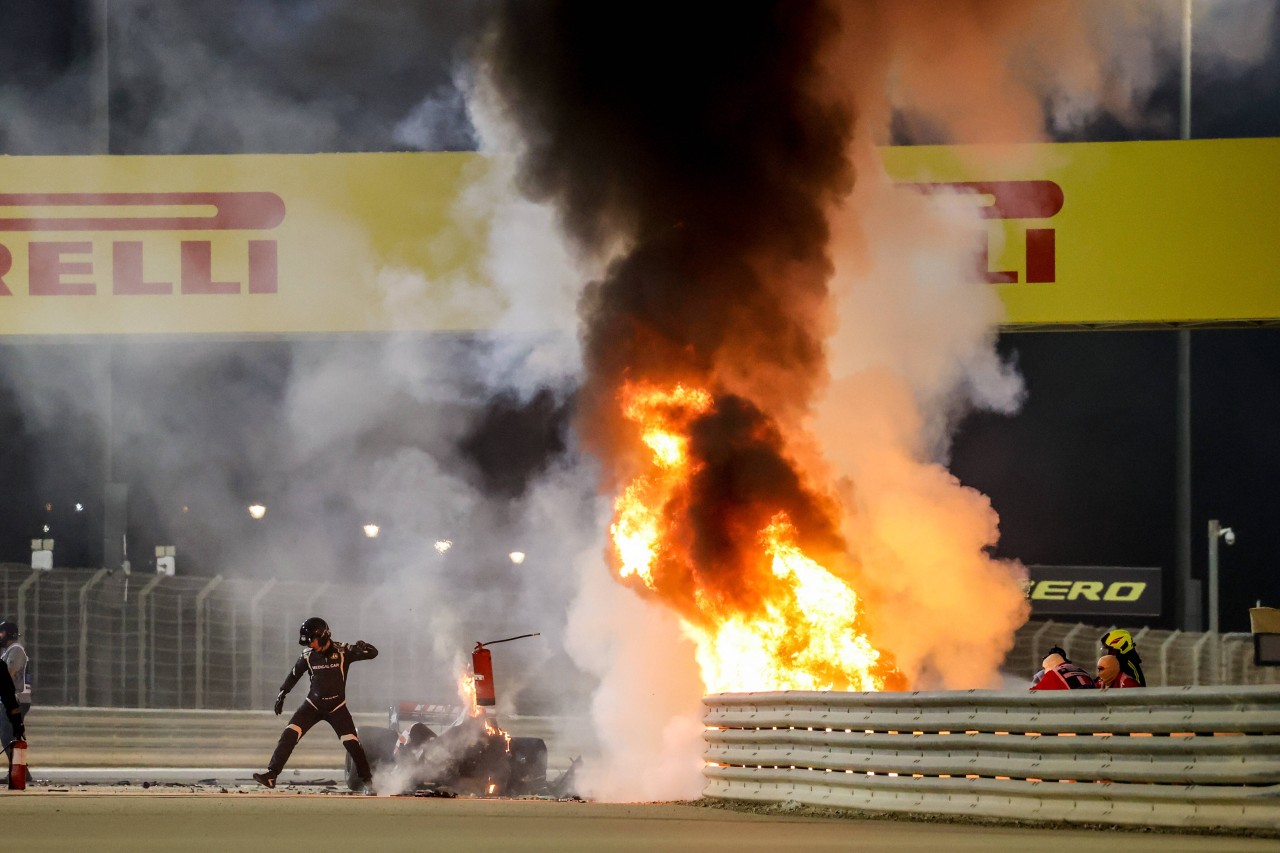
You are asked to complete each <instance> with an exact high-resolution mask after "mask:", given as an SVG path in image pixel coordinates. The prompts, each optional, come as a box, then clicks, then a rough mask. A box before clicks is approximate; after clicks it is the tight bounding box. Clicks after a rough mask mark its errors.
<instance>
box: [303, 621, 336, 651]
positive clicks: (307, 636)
mask: <svg viewBox="0 0 1280 853" xmlns="http://www.w3.org/2000/svg"><path fill="white" fill-rule="evenodd" d="M329 636H330V634H329V623H328V622H326V621H324V620H323V619H321V618H320V617H319V616H312V617H311V618H310V619H308V620H307V621H306V622H303V623H302V627H301V628H299V629H298V645H300V646H309V645H311V641H312V640H319V641H320V643H321V645H323V644H324V643H325V642H326V641H328V639H329Z"/></svg>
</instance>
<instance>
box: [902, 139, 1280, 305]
mask: <svg viewBox="0 0 1280 853" xmlns="http://www.w3.org/2000/svg"><path fill="white" fill-rule="evenodd" d="M883 157H884V161H885V164H886V166H887V168H888V171H889V173H890V174H891V175H892V176H893V177H894V178H895V179H897V180H898V181H901V182H903V183H904V184H905V185H910V186H912V187H913V188H915V189H917V190H919V191H925V192H941V191H957V190H958V191H962V192H969V193H971V194H972V195H973V197H974V203H975V204H978V205H980V207H981V211H982V215H983V216H984V217H985V218H986V219H987V220H988V235H987V244H986V245H983V246H979V247H978V258H979V264H978V269H977V270H976V271H975V274H976V275H977V276H978V277H980V278H981V280H984V281H988V282H991V284H992V285H993V286H994V287H996V288H998V289H999V291H1000V295H1001V297H1002V298H1003V300H1004V303H1005V307H1006V309H1007V317H1006V322H1007V323H1008V324H1010V325H1015V326H1036V325H1057V326H1069V325H1082V324H1095V323H1096V324H1118V325H1131V324H1158V323H1181V322H1193V323H1207V322H1230V321H1240V320H1268V319H1274V318H1277V317H1280V265H1277V263H1276V259H1277V250H1276V246H1277V244H1278V243H1280V139H1219V140H1191V141H1169V142H1118V143H1071V144H1058V145H1037V146H1007V147H983V146H972V147H971V146H953V147H941V146H925V147H912V148H886V149H883Z"/></svg>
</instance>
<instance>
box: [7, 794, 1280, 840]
mask: <svg viewBox="0 0 1280 853" xmlns="http://www.w3.org/2000/svg"><path fill="white" fill-rule="evenodd" d="M0 817H3V824H4V843H3V847H4V849H5V850H21V851H23V853H39V852H40V851H69V850H92V851H95V853H99V851H101V853H113V851H188V850H190V851H203V850H216V851H219V853H228V851H235V853H238V851H260V850H261V851H267V850H269V851H275V853H284V851H290V850H335V851H342V853H359V851H366V850H369V851H400V850H406V851H407V850H413V851H422V850H443V851H450V853H452V851H460V853H461V851H567V852H568V853H575V851H630V850H636V851H640V850H644V851H651V850H681V851H684V850H688V851H755V850H762V851H763V850H768V851H788V850H804V851H823V850H842V851H848V850H857V851H865V853H878V851H885V853H916V851H919V853H942V851H947V853H952V851H954V853H971V852H972V853H1002V851H1019V853H1022V851H1034V853H1080V851H1088V850H1091V849H1100V848H1102V847H1103V846H1105V847H1106V848H1108V849H1118V850H1123V851H1125V853H1157V851H1158V853H1192V852H1193V851H1195V852H1196V853H1199V851H1212V853H1237V852H1238V853H1252V851H1273V853H1274V851H1280V841H1276V840H1266V839H1247V838H1224V837H1206V836H1188V835H1166V834H1144V833H1134V832H1120V831H1115V832H1112V831H1090V830H1056V831H1053V830H1038V829H1022V828H1005V827H990V826H970V825H963V824H941V823H913V822H904V821H893V820H866V819H860V820H845V819H834V818H818V817H795V816H788V815H761V814H747V813H739V812H733V811H726V810H721V809H709V808H700V807H697V806H692V805H686V804H610V803H583V802H563V801H542V800H481V799H463V798H459V799H437V798H416V797H361V796H355V795H346V794H334V793H328V794H326V793H319V792H310V791H306V790H300V789H294V790H292V791H262V790H261V789H256V790H255V789H228V791H227V793H221V792H220V791H217V792H209V791H190V790H188V791H183V792H176V791H172V790H169V789H166V788H160V789H150V790H147V791H143V790H139V789H134V790H132V791H119V790H110V791H106V790H103V791H92V790H66V791H59V790H48V789H43V790H29V791H26V792H21V793H19V792H3V793H0Z"/></svg>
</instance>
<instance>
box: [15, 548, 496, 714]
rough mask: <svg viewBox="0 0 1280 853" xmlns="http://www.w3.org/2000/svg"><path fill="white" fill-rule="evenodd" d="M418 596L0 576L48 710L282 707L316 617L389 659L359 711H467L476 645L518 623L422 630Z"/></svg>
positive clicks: (92, 574)
mask: <svg viewBox="0 0 1280 853" xmlns="http://www.w3.org/2000/svg"><path fill="white" fill-rule="evenodd" d="M418 595H420V593H419V592H418V591H415V590H413V589H406V588H405V586H404V585H403V584H400V585H386V586H358V585H346V584H330V583H304V582H300V581H287V580H277V579H265V580H264V579H247V578H237V579H232V578H224V577H221V576H219V577H212V578H210V577H182V576H178V577H165V576H161V575H153V576H137V575H135V576H128V575H124V574H122V573H119V572H116V573H108V572H106V571H105V570H89V569H84V570H81V569H55V570H53V571H32V570H31V569H29V568H26V567H21V566H3V567H0V614H2V615H0V618H5V619H9V620H12V621H15V622H17V623H18V625H19V628H20V630H21V631H22V639H23V644H24V646H25V647H26V649H27V652H28V654H29V655H30V657H31V660H32V667H31V669H32V675H33V685H34V691H33V698H34V700H35V703H36V704H37V705H39V706H75V707H119V708H127V707H134V708H174V709H225V710H241V709H242V710H250V709H265V708H270V707H271V703H272V701H273V700H274V698H275V695H276V692H277V691H278V690H279V687H280V683H281V682H282V681H283V680H284V677H285V675H286V674H287V673H288V670H289V668H290V667H291V666H292V665H293V663H294V661H295V660H296V659H297V657H298V653H299V651H300V650H299V648H298V645H297V628H298V626H299V625H300V624H301V623H302V621H303V620H304V619H306V618H307V617H308V616H312V615H315V614H317V613H320V614H324V615H326V618H327V619H328V620H329V622H330V625H331V627H332V628H333V632H334V636H335V637H337V638H339V639H342V640H345V641H349V642H350V641H354V640H355V639H357V638H364V639H369V640H371V641H376V642H375V645H377V646H378V647H379V649H380V651H381V654H380V655H379V659H378V660H377V661H376V662H375V663H374V664H359V665H358V666H357V667H356V668H355V670H354V671H353V677H352V680H351V684H350V689H349V691H348V695H349V697H350V702H351V705H352V707H354V708H358V709H362V710H367V711H373V710H375V709H382V708H386V707H387V705H388V704H389V703H391V702H393V701H395V700H396V699H426V700H430V701H436V702H443V703H449V702H455V703H456V702H457V701H458V700H457V693H456V681H457V676H458V674H459V672H460V669H461V666H462V664H463V662H464V661H465V660H467V657H466V655H467V653H468V652H469V651H470V648H471V645H472V644H474V643H475V642H476V641H477V640H488V639H493V637H491V636H490V634H491V633H493V632H501V631H503V630H506V629H508V628H509V627H510V626H507V625H503V624H494V623H493V622H492V620H489V621H486V622H485V623H484V625H483V626H471V625H468V624H467V623H465V622H460V623H458V624H456V625H453V626H451V628H449V629H443V628H441V627H440V626H438V625H432V624H428V623H427V622H426V620H425V619H423V620H421V621H420V622H419V623H417V624H415V621H414V613H415V612H417V613H425V612H427V609H428V608H427V607H426V602H425V601H417V600H416V598H415V596H418ZM450 630H451V631H452V632H453V633H455V634H456V635H457V637H456V640H455V641H448V640H446V641H445V642H443V645H444V646H446V647H447V648H446V649H445V652H444V653H443V655H442V653H441V652H440V648H439V647H440V645H441V640H440V637H441V635H442V634H447V633H448V631H450ZM513 633H514V631H513ZM481 634H483V636H482V635H481ZM504 636H505V635H504ZM450 653H452V656H450ZM504 662H507V661H506V660H505V659H504ZM305 681H306V677H305V676H304V677H303V684H302V685H300V687H299V689H300V690H303V691H305V689H306V685H305ZM509 684H510V686H512V687H514V683H510V682H509ZM500 698H506V697H500Z"/></svg>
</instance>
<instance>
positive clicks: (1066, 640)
mask: <svg viewBox="0 0 1280 853" xmlns="http://www.w3.org/2000/svg"><path fill="white" fill-rule="evenodd" d="M1087 627H1089V626H1088V625H1086V624H1084V623H1083V622H1081V623H1080V624H1078V625H1076V626H1075V627H1074V628H1072V629H1071V630H1070V631H1068V632H1067V635H1066V636H1065V637H1063V638H1062V648H1063V649H1064V650H1065V651H1066V653H1067V654H1069V655H1071V656H1072V657H1075V655H1074V653H1073V652H1072V651H1071V641H1072V640H1073V639H1075V636H1076V634H1079V633H1080V632H1081V631H1083V630H1084V629H1085V628H1087Z"/></svg>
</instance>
